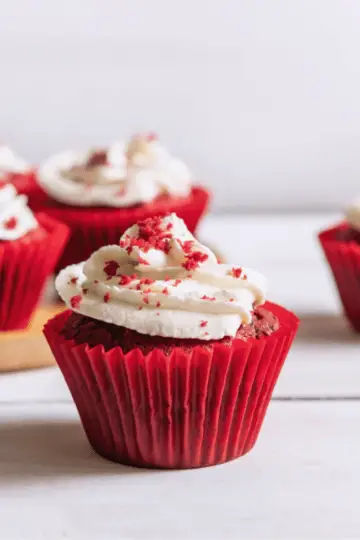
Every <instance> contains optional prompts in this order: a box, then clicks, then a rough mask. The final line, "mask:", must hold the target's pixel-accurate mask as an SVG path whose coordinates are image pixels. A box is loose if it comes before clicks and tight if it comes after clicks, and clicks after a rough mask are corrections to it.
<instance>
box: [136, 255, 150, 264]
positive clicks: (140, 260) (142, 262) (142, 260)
mask: <svg viewBox="0 0 360 540" xmlns="http://www.w3.org/2000/svg"><path fill="white" fill-rule="evenodd" d="M138 261H139V263H140V264H146V265H148V264H149V263H148V262H147V260H146V259H144V258H143V257H140V255H139V256H138Z"/></svg>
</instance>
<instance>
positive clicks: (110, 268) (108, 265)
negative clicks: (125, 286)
mask: <svg viewBox="0 0 360 540" xmlns="http://www.w3.org/2000/svg"><path fill="white" fill-rule="evenodd" d="M119 266H120V265H119V263H117V262H116V261H105V266H104V273H105V274H106V275H107V276H108V278H112V277H114V276H116V272H117V271H118V269H119Z"/></svg>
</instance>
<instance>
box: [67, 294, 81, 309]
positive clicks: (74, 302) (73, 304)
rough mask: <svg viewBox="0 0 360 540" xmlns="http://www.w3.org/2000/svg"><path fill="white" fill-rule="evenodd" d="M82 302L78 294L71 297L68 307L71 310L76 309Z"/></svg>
mask: <svg viewBox="0 0 360 540" xmlns="http://www.w3.org/2000/svg"><path fill="white" fill-rule="evenodd" d="M81 300H82V296H81V295H80V294H77V295H75V296H72V297H71V298H70V305H71V307H72V308H73V309H78V308H79V307H80V302H81Z"/></svg>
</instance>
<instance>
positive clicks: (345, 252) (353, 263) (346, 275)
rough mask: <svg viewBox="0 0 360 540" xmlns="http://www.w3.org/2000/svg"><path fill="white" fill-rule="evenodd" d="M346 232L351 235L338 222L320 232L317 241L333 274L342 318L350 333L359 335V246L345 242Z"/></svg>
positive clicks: (352, 242) (346, 228) (344, 226)
mask: <svg viewBox="0 0 360 540" xmlns="http://www.w3.org/2000/svg"><path fill="white" fill-rule="evenodd" d="M344 233H345V234H344ZM347 233H351V231H350V228H349V225H348V224H347V223H340V224H339V225H337V226H335V227H333V228H331V229H328V230H326V231H323V232H321V233H320V234H319V240H320V243H321V245H322V248H323V250H324V253H325V257H326V259H327V261H328V263H329V265H330V268H331V271H332V273H333V276H334V280H335V283H336V286H337V289H338V292H339V295H340V299H341V302H342V305H343V308H344V312H345V315H346V317H347V319H348V320H349V322H350V324H351V326H352V327H353V328H354V330H356V331H357V332H360V244H358V243H357V242H355V241H352V240H350V241H349V240H347V239H346V234H347ZM351 234H352V233H351ZM350 237H351V235H350Z"/></svg>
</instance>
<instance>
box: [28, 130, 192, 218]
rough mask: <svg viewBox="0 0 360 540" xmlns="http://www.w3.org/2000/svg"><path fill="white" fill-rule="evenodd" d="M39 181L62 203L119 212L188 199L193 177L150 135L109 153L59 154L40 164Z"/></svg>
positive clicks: (91, 151) (109, 149) (104, 151)
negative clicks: (160, 201) (166, 200)
mask: <svg viewBox="0 0 360 540" xmlns="http://www.w3.org/2000/svg"><path fill="white" fill-rule="evenodd" d="M38 178H39V183H40V185H41V186H42V188H43V189H44V190H45V191H46V192H47V193H48V194H49V195H50V196H51V197H52V198H54V199H55V200H57V201H59V202H62V203H65V204H68V205H72V206H110V207H115V208H121V207H128V206H134V205H136V204H143V203H149V202H151V201H153V200H154V199H156V198H157V197H158V196H159V195H162V194H166V195H169V196H172V197H187V196H188V195H189V194H190V192H191V180H192V175H191V172H190V170H189V169H188V167H187V166H186V165H185V164H184V163H183V162H182V161H180V160H178V159H176V158H174V157H173V156H172V155H171V154H170V153H169V152H168V151H167V150H166V149H165V148H164V147H163V146H162V145H161V144H160V143H159V141H158V139H157V137H156V135H154V134H148V135H136V136H134V137H133V138H132V139H130V141H129V142H117V143H115V144H113V145H112V146H110V147H109V148H107V149H97V150H90V151H86V152H74V151H68V152H63V153H61V154H57V155H55V156H53V157H51V158H49V159H48V160H47V161H46V162H45V163H43V164H42V166H41V167H40V169H39V172H38Z"/></svg>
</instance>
